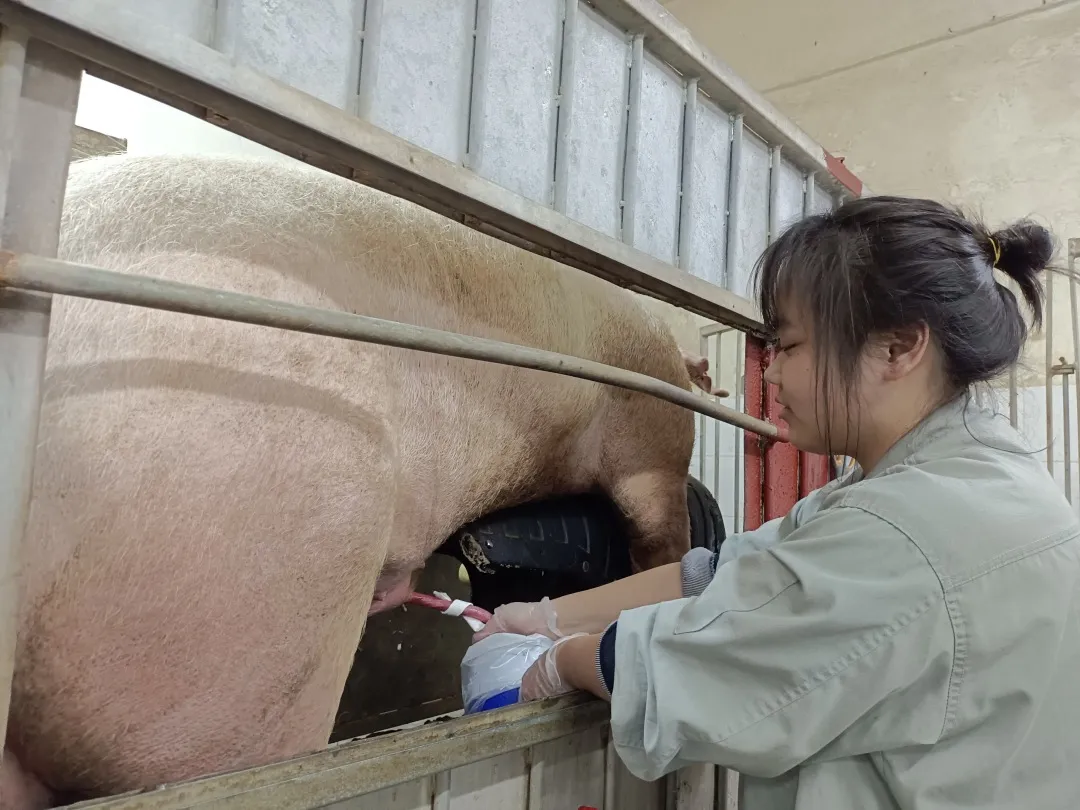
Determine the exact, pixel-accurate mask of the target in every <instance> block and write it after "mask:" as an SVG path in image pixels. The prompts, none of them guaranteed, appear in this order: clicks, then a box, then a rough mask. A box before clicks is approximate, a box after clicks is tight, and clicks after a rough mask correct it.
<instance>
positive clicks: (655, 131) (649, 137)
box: [627, 53, 685, 262]
mask: <svg viewBox="0 0 1080 810" xmlns="http://www.w3.org/2000/svg"><path fill="white" fill-rule="evenodd" d="M684 99H685V89H684V84H683V81H682V79H681V78H680V77H679V76H678V75H677V74H676V73H675V72H674V71H672V70H671V69H670V68H668V67H667V66H665V65H663V64H662V63H661V62H660V61H659V60H657V59H656V58H655V57H653V56H652V55H650V54H648V53H646V54H645V58H644V61H643V65H642V72H641V93H640V96H639V98H638V99H637V102H638V104H639V105H640V107H639V109H638V110H637V127H636V133H635V134H636V137H637V143H636V144H635V148H634V149H633V155H634V158H635V165H633V166H628V167H627V171H628V172H632V173H633V180H632V183H633V188H634V195H633V205H632V206H631V207H630V208H629V211H628V216H629V217H630V220H631V221H630V223H628V225H629V230H630V238H629V239H628V240H627V241H629V242H630V244H632V245H633V246H634V247H636V248H637V249H638V250H642V251H644V252H646V253H648V254H650V255H652V256H655V257H656V258H658V259H663V260H664V261H668V262H674V261H675V256H676V248H677V246H678V240H679V184H680V180H681V175H682V143H683V137H682V129H683V108H684V106H685V101H684Z"/></svg>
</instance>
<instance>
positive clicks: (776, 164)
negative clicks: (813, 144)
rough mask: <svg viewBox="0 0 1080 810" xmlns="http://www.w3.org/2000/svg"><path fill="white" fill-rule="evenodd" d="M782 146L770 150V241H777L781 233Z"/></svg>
mask: <svg viewBox="0 0 1080 810" xmlns="http://www.w3.org/2000/svg"><path fill="white" fill-rule="evenodd" d="M780 166H781V157H780V147H779V146H774V147H773V148H772V149H771V150H769V242H775V241H776V240H777V239H778V238H779V236H780V234H779V230H780Z"/></svg>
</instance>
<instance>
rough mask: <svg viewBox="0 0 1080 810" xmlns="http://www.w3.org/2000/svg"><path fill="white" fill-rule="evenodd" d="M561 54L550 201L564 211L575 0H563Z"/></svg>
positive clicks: (574, 51)
mask: <svg viewBox="0 0 1080 810" xmlns="http://www.w3.org/2000/svg"><path fill="white" fill-rule="evenodd" d="M563 3H564V5H563V33H562V53H561V54H560V56H561V59H560V62H559V87H558V98H557V99H556V102H557V104H558V107H557V113H556V124H555V178H554V192H553V195H552V197H553V204H554V206H555V210H556V211H558V212H559V213H560V214H565V213H566V194H567V172H568V171H569V166H570V160H569V157H568V155H569V150H570V114H571V110H573V107H574V65H575V63H576V62H577V59H576V58H575V54H576V53H577V49H576V48H575V47H574V37H575V36H576V34H577V15H578V0H563Z"/></svg>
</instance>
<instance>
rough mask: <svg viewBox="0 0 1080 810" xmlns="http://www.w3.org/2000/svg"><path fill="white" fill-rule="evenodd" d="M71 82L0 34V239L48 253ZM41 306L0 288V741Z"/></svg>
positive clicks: (20, 36)
mask: <svg viewBox="0 0 1080 810" xmlns="http://www.w3.org/2000/svg"><path fill="white" fill-rule="evenodd" d="M81 80H82V71H81V70H80V69H79V65H78V63H77V62H76V61H75V60H74V59H72V58H70V57H69V56H68V55H67V54H64V53H61V52H59V51H56V50H55V49H53V48H52V47H50V46H48V45H46V44H45V43H42V42H37V41H33V40H28V38H27V35H26V33H25V32H23V31H17V30H12V29H10V28H4V29H3V30H2V32H0V121H3V122H4V124H3V129H2V141H0V152H2V153H3V155H4V157H3V160H2V161H0V188H2V189H6V194H4V201H3V203H4V204H3V206H2V207H0V245H2V246H4V247H7V248H11V249H15V250H33V251H37V252H40V253H46V254H53V255H55V254H56V248H57V243H58V241H59V233H60V211H61V208H62V206H63V199H64V186H65V184H66V182H67V171H68V160H69V158H70V155H71V138H72V132H73V129H74V126H75V107H76V105H77V103H78V100H79V84H80V82H81ZM0 252H2V251H0ZM51 304H52V299H51V298H50V297H49V296H42V295H32V294H29V293H25V292H13V291H10V290H0V459H2V462H0V742H2V739H3V734H4V730H5V729H6V728H7V718H8V709H9V706H10V700H11V680H12V673H13V671H14V665H15V637H16V632H17V619H16V616H17V612H18V598H19V582H20V580H21V577H20V576H19V567H20V564H21V561H22V558H23V554H22V544H23V540H24V538H23V534H24V532H25V528H26V521H27V518H28V516H29V512H30V493H31V490H32V486H33V468H34V451H35V448H36V446H37V431H38V413H39V410H40V407H41V389H42V382H43V378H44V374H45V352H46V346H47V343H48V336H49V315H50V310H51ZM2 750H3V747H2V744H0V751H2Z"/></svg>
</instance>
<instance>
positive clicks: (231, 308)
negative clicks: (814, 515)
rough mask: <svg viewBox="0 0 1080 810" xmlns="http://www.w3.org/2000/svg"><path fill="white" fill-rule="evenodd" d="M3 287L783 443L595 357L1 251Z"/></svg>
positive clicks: (782, 434) (742, 418) (747, 420)
mask: <svg viewBox="0 0 1080 810" xmlns="http://www.w3.org/2000/svg"><path fill="white" fill-rule="evenodd" d="M0 287H12V288H17V289H22V290H31V291H34V292H43V293H53V294H55V295H70V296H76V297H79V298H92V299H95V300H98V301H111V302H113V303H116V304H129V305H132V306H140V307H149V308H151V309H163V310H167V311H169V312H180V313H184V314H187V315H201V316H204V317H208V318H219V319H221V320H226V321H237V322H240V323H250V324H254V325H257V326H270V327H274V328H276V329H287V330H290V331H293V332H307V333H309V334H313V335H325V336H327V337H336V338H344V339H346V340H357V341H363V342H366V343H376V344H379V345H382V346H395V347H397V348H401V349H415V350H418V351H425V352H432V353H434V354H443V355H449V356H451V357H463V358H467V359H470V360H482V361H485V362H489V363H501V364H503V365H508V366H517V367H519V368H531V369H535V370H538V371H549V372H552V373H554V374H563V375H565V376H568V377H577V378H579V379H583V380H592V381H593V382H598V383H605V384H607V385H614V386H617V387H619V388H626V389H629V390H631V391H639V392H641V393H643V394H650V395H651V396H654V397H657V398H659V399H663V400H666V401H668V402H672V403H674V404H676V405H681V406H682V407H684V408H687V409H688V410H691V411H694V412H696V413H703V414H705V415H706V416H711V417H713V418H714V419H719V420H720V421H721V422H726V423H727V424H729V425H735V426H736V427H739V428H742V429H743V430H749V431H750V432H752V433H757V434H759V435H761V436H766V437H769V438H775V439H778V440H781V441H783V440H786V438H787V437H786V431H784V430H783V429H782V428H780V427H779V426H777V425H774V424H772V423H770V422H766V421H764V420H761V419H755V418H754V417H752V416H749V415H748V414H745V413H740V412H739V411H736V410H733V409H731V408H726V407H724V406H723V405H718V404H716V403H714V402H712V401H710V400H708V399H705V398H704V397H700V396H698V395H696V394H693V393H691V392H689V391H684V390H683V389H681V388H679V387H678V386H676V385H672V384H671V383H667V382H664V381H663V380H658V379H656V378H655V377H649V376H648V375H645V374H638V373H637V372H634V371H626V370H625V369H620V368H615V367H613V366H608V365H605V364H603V363H597V362H594V361H592V360H583V359H581V358H578V357H570V356H569V355H565V354H558V353H556V352H549V351H544V350H543V349H534V348H530V347H528V346H518V345H516V344H513V343H504V342H502V341H499V340H490V339H488V338H481V337H474V336H472V335H459V334H457V333H455V332H445V331H442V330H439V329H429V328H427V327H424V326H414V325H412V324H407V323H399V322H397V321H388V320H384V319H382V318H372V317H369V316H366V315H353V314H351V313H348V312H336V311H334V310H330V309H319V308H317V307H306V306H299V305H297V304H287V303H284V302H282V301H274V300H271V299H269V298H259V297H257V296H253V295H243V294H241V293H233V292H225V291H224V290H214V289H210V288H208V287H199V286H196V285H193V284H180V283H178V282H175V281H166V280H164V279H157V278H149V277H147V276H137V275H128V274H126V273H116V272H113V271H110V270H102V269H100V268H96V267H90V266H89V265H83V264H75V263H73V262H63V261H59V260H57V259H46V258H43V257H41V256H32V255H29V254H14V253H11V252H10V251H0Z"/></svg>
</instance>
